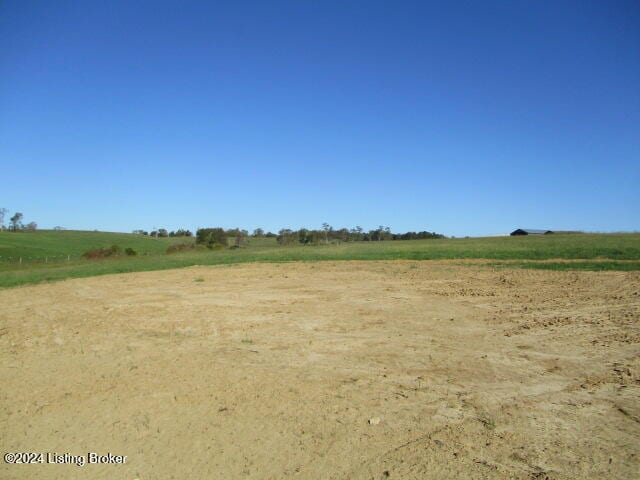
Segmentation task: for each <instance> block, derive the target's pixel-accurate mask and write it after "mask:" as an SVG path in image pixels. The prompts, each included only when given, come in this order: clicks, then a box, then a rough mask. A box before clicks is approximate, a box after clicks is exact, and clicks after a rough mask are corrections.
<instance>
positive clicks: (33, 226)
mask: <svg viewBox="0 0 640 480" xmlns="http://www.w3.org/2000/svg"><path fill="white" fill-rule="evenodd" d="M24 228H25V230H29V231H31V232H35V231H36V230H37V229H38V224H37V223H36V222H29V223H27V224H26V225H25V227H24Z"/></svg>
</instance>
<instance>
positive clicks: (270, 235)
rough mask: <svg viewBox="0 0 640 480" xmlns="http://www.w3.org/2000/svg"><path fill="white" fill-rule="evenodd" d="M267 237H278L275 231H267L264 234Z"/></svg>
mask: <svg viewBox="0 0 640 480" xmlns="http://www.w3.org/2000/svg"><path fill="white" fill-rule="evenodd" d="M264 236H265V237H267V238H273V237H277V235H276V234H275V233H273V232H267V233H265V234H264Z"/></svg>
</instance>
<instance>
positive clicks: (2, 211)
mask: <svg viewBox="0 0 640 480" xmlns="http://www.w3.org/2000/svg"><path fill="white" fill-rule="evenodd" d="M7 213H9V210H7V209H6V208H0V230H4V216H5V215H6V214H7Z"/></svg>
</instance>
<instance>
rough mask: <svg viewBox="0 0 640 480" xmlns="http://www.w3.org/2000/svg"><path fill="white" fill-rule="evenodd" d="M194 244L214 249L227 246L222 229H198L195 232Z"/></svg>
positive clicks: (225, 233)
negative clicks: (218, 246)
mask: <svg viewBox="0 0 640 480" xmlns="http://www.w3.org/2000/svg"><path fill="white" fill-rule="evenodd" d="M196 243H199V244H202V245H206V246H207V247H214V246H216V245H224V246H226V245H227V232H225V231H224V229H223V228H199V229H198V230H197V231H196Z"/></svg>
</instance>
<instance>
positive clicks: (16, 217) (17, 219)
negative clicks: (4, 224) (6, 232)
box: [9, 212, 24, 232]
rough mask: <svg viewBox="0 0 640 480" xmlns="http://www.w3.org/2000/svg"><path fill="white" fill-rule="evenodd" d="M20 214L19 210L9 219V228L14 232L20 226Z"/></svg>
mask: <svg viewBox="0 0 640 480" xmlns="http://www.w3.org/2000/svg"><path fill="white" fill-rule="evenodd" d="M23 216H24V215H22V214H21V213H20V212H16V214H15V215H14V216H13V217H11V218H10V219H9V221H10V222H11V230H13V231H14V232H15V231H16V230H19V229H21V228H22V217H23Z"/></svg>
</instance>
